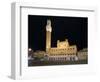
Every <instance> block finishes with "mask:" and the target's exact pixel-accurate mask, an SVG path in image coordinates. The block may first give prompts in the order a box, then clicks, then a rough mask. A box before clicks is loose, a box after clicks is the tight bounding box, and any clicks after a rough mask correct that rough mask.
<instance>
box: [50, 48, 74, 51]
mask: <svg viewBox="0 0 100 82" xmlns="http://www.w3.org/2000/svg"><path fill="white" fill-rule="evenodd" d="M74 49H75V48H68V49H66V48H65V49H51V52H57V51H58V52H59V51H69V50H74Z"/></svg>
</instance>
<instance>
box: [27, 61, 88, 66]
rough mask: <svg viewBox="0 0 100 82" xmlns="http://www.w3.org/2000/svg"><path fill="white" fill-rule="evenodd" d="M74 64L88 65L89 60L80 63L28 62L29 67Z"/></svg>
mask: <svg viewBox="0 0 100 82" xmlns="http://www.w3.org/2000/svg"><path fill="white" fill-rule="evenodd" d="M74 64H88V61H87V60H78V61H33V60H29V61H28V66H50V65H74Z"/></svg>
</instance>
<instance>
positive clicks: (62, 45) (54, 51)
mask: <svg viewBox="0 0 100 82" xmlns="http://www.w3.org/2000/svg"><path fill="white" fill-rule="evenodd" d="M51 33H52V27H51V21H50V20H47V25H46V55H47V57H48V60H50V61H57V60H58V61H59V60H60V61H68V60H69V61H70V60H72V61H74V60H78V57H77V46H76V45H69V42H68V39H65V41H60V40H57V47H51Z"/></svg>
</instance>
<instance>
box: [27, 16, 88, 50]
mask: <svg viewBox="0 0 100 82" xmlns="http://www.w3.org/2000/svg"><path fill="white" fill-rule="evenodd" d="M47 19H50V20H51V25H52V38H51V39H52V41H51V46H52V47H56V44H57V40H60V41H64V40H65V39H66V38H67V39H68V41H69V44H70V45H75V44H76V45H77V47H78V50H80V49H82V48H87V47H88V39H87V38H88V35H87V34H88V18H86V17H62V16H38V15H28V47H29V48H32V49H33V50H34V51H36V50H45V46H46V23H47Z"/></svg>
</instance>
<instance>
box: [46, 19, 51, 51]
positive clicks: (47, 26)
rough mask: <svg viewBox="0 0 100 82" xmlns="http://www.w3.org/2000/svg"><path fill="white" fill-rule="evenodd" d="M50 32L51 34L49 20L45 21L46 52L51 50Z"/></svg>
mask: <svg viewBox="0 0 100 82" xmlns="http://www.w3.org/2000/svg"><path fill="white" fill-rule="evenodd" d="M51 32H52V27H51V20H47V25H46V52H48V50H49V49H50V48H51Z"/></svg>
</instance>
